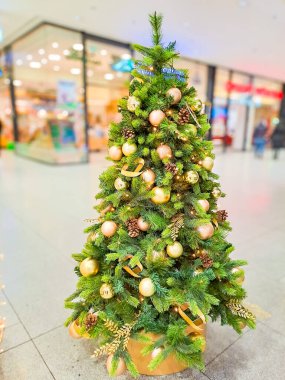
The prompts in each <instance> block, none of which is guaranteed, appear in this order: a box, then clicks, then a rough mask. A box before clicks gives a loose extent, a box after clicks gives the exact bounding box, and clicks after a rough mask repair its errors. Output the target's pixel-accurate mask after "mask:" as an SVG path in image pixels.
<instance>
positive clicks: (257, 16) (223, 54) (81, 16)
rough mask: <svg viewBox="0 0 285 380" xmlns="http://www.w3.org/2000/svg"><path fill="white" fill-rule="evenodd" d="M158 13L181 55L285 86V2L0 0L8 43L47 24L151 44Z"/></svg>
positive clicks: (0, 24)
mask: <svg viewBox="0 0 285 380" xmlns="http://www.w3.org/2000/svg"><path fill="white" fill-rule="evenodd" d="M155 10H157V11H158V12H161V13H163V15H164V27H163V32H164V40H165V41H166V42H168V41H169V40H176V41H177V48H178V50H179V51H180V52H181V54H182V55H184V56H189V57H191V58H194V59H197V60H201V61H204V62H207V63H212V64H218V65H222V66H226V67H230V68H233V69H237V70H240V71H245V72H250V73H253V74H259V75H263V76H266V77H270V78H275V79H278V80H281V81H284V82H285V49H284V47H283V43H282V42H283V41H282V39H283V36H284V35H285V0H176V1H170V0H152V1H151V0H148V1H141V0H140V1H138V0H132V1H131V0H120V1H119V0H81V1H72V0H60V1H58V0H49V1H39V0H25V1H23V0H0V28H1V29H2V34H3V36H4V43H5V42H9V41H11V40H12V39H13V38H14V37H16V36H17V35H19V34H21V32H22V31H23V30H25V29H28V28H29V27H31V26H32V25H34V24H36V23H37V22H39V21H41V20H47V21H53V22H56V23H60V24H64V25H67V26H72V27H74V28H77V29H81V30H84V31H88V32H91V33H93V34H97V35H100V36H105V37H109V38H113V39H117V40H121V41H125V42H138V43H142V44H150V28H149V25H148V21H147V16H148V14H149V13H152V12H153V11H155ZM2 43H3V42H2Z"/></svg>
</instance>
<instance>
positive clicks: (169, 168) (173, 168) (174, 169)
mask: <svg viewBox="0 0 285 380" xmlns="http://www.w3.org/2000/svg"><path fill="white" fill-rule="evenodd" d="M165 170H167V171H168V172H170V173H171V174H172V175H176V174H177V173H178V168H177V166H176V165H175V164H174V163H173V162H168V163H167V164H166V165H165Z"/></svg>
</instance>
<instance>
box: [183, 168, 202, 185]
mask: <svg viewBox="0 0 285 380" xmlns="http://www.w3.org/2000/svg"><path fill="white" fill-rule="evenodd" d="M185 179H186V181H187V182H188V183H191V185H194V184H195V183H197V182H198V181H199V174H198V173H197V172H195V170H189V171H188V172H186V173H185Z"/></svg>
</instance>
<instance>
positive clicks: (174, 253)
mask: <svg viewBox="0 0 285 380" xmlns="http://www.w3.org/2000/svg"><path fill="white" fill-rule="evenodd" d="M166 252H167V254H168V256H170V257H172V258H173V259H177V258H178V257H180V256H181V255H182V253H183V247H182V244H181V243H179V242H178V241H175V242H174V243H173V244H171V245H168V246H167V248H166Z"/></svg>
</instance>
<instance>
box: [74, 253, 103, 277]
mask: <svg viewBox="0 0 285 380" xmlns="http://www.w3.org/2000/svg"><path fill="white" fill-rule="evenodd" d="M79 270H80V273H81V274H82V276H84V277H89V276H95V275H96V274H97V273H98V271H99V262H98V260H96V259H91V258H90V257H87V258H86V259H84V260H83V261H81V263H80V266H79Z"/></svg>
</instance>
